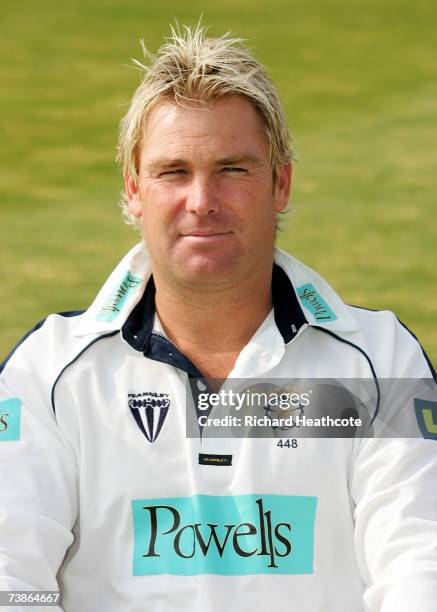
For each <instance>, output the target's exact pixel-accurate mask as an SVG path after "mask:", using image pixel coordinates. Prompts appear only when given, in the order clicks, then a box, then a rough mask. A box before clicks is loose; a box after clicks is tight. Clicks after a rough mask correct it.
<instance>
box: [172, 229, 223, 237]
mask: <svg viewBox="0 0 437 612" xmlns="http://www.w3.org/2000/svg"><path fill="white" fill-rule="evenodd" d="M231 234H232V232H223V231H216V230H193V231H191V232H184V233H183V234H181V236H182V238H221V237H224V236H230V235H231Z"/></svg>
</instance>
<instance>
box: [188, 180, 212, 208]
mask: <svg viewBox="0 0 437 612" xmlns="http://www.w3.org/2000/svg"><path fill="white" fill-rule="evenodd" d="M186 207H187V211H188V212H191V213H195V214H197V215H199V216H205V215H210V214H212V213H216V212H218V210H219V208H220V206H219V200H218V194H217V191H216V189H215V188H214V185H213V181H212V180H211V179H210V178H208V177H197V178H193V180H192V181H191V184H190V186H189V189H188V194H187V201H186Z"/></svg>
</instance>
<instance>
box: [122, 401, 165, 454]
mask: <svg viewBox="0 0 437 612" xmlns="http://www.w3.org/2000/svg"><path fill="white" fill-rule="evenodd" d="M128 405H129V408H130V410H131V412H132V416H133V417H134V419H135V421H136V423H137V425H138V427H139V428H140V429H141V431H142V432H143V434H144V435H145V436H146V438H147V439H148V441H149V442H155V440H156V439H157V437H158V436H159V434H160V432H161V429H162V426H163V425H164V421H165V417H166V416H167V413H168V409H169V408H170V395H169V394H168V393H153V392H152V391H145V392H143V393H129V394H128Z"/></svg>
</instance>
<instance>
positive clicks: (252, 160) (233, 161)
mask: <svg viewBox="0 0 437 612" xmlns="http://www.w3.org/2000/svg"><path fill="white" fill-rule="evenodd" d="M260 162H261V160H260V159H259V157H257V156H256V155H252V154H251V153H241V154H237V155H229V156H228V157H223V158H222V159H219V160H218V161H217V165H218V166H235V165H238V164H252V165H257V164H259V163H260Z"/></svg>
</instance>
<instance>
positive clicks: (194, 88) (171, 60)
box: [117, 23, 291, 225]
mask: <svg viewBox="0 0 437 612" xmlns="http://www.w3.org/2000/svg"><path fill="white" fill-rule="evenodd" d="M142 47H143V52H144V57H145V63H143V62H140V61H138V60H133V62H134V64H135V65H136V66H137V67H138V68H140V69H141V70H142V71H143V72H144V76H143V79H142V81H141V84H140V86H139V87H138V88H137V90H136V91H135V93H134V95H133V98H132V101H131V104H130V107H129V110H128V112H127V113H126V115H125V116H124V117H123V119H122V120H121V123H120V135H119V141H118V154H117V159H118V161H119V162H120V163H121V164H122V165H123V167H124V169H126V170H127V171H128V172H129V174H130V175H131V176H132V177H133V178H134V179H135V180H136V181H137V180H138V155H137V153H138V148H139V146H140V143H141V139H142V137H143V136H144V130H145V122H146V119H147V116H148V114H149V112H150V111H151V109H152V108H153V107H154V106H155V105H156V104H158V103H159V102H162V101H171V102H172V103H174V104H178V105H181V106H187V105H188V106H189V105H190V104H191V105H192V104H193V103H195V102H198V101H202V102H207V103H208V102H213V101H214V100H218V99H221V98H225V97H231V96H244V97H245V98H246V99H247V100H248V101H249V102H250V103H251V104H253V106H254V107H255V109H256V110H257V112H258V113H259V115H260V117H261V119H262V121H263V125H264V129H265V133H266V137H267V141H268V144H269V149H270V162H271V166H272V172H273V177H274V179H275V178H276V174H277V170H278V168H279V166H280V165H281V164H284V163H286V162H288V161H289V160H290V159H291V150H290V135H289V131H288V126H287V120H286V117H285V113H284V110H283V108H282V105H281V102H280V100H279V96H278V93H277V91H276V88H275V86H274V84H273V82H272V81H271V79H270V78H269V76H268V75H267V73H266V70H265V68H264V67H263V66H262V64H260V62H258V60H257V59H255V57H254V56H253V55H252V53H251V52H250V51H249V49H248V48H247V47H246V46H245V44H244V41H243V39H242V38H233V37H231V36H229V33H227V34H225V35H223V36H221V37H219V38H208V37H207V29H206V28H205V27H204V26H203V25H201V24H200V23H199V24H198V25H197V26H195V27H193V28H192V27H189V26H182V28H179V27H178V26H176V27H172V28H171V36H170V37H169V38H168V39H166V42H165V44H163V45H162V46H161V47H160V48H159V50H158V52H157V54H156V55H153V54H152V53H150V52H149V51H148V50H147V49H146V47H145V46H144V43H143V42H142ZM122 209H123V214H124V218H125V220H126V222H128V223H131V224H133V225H137V220H136V219H135V218H134V217H133V216H132V215H130V213H129V210H128V203H127V198H126V194H123V195H122Z"/></svg>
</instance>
